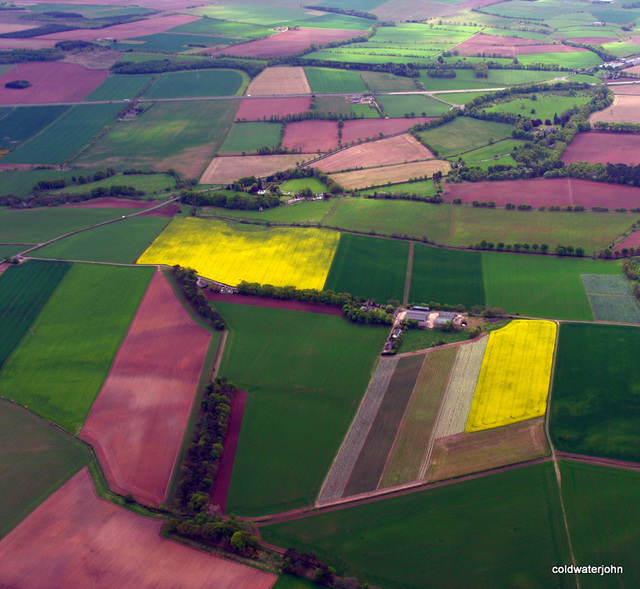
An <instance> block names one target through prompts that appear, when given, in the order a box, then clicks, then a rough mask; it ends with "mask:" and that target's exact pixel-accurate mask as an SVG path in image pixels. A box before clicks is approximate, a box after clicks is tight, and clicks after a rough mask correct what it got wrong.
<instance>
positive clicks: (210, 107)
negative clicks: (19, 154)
mask: <svg viewBox="0 0 640 589" xmlns="http://www.w3.org/2000/svg"><path fill="white" fill-rule="evenodd" d="M238 105H239V100H238V101H236V100H202V101H200V100H193V101H185V102H157V103H155V104H154V105H153V106H151V108H149V109H148V110H147V111H145V112H144V113H143V114H142V115H139V116H137V117H136V118H135V119H133V120H130V121H120V122H118V123H116V125H115V126H114V127H113V128H112V129H111V130H110V131H109V132H108V133H107V134H106V135H104V136H103V137H100V138H99V139H98V140H97V141H96V142H95V143H93V144H92V145H91V146H90V147H89V149H87V150H86V151H85V152H83V153H81V154H80V156H79V157H77V158H75V159H74V164H77V165H79V166H82V167H87V166H91V167H95V166H104V165H106V166H110V167H113V168H115V169H116V170H126V169H129V168H131V167H132V166H133V167H137V168H143V169H148V170H149V169H150V170H157V171H166V170H167V169H169V168H173V169H175V170H177V171H178V172H181V173H182V174H184V175H185V176H187V177H192V178H194V177H198V176H199V175H200V174H201V173H202V170H203V169H204V168H205V166H206V165H207V163H208V162H209V161H210V158H211V156H212V154H213V153H214V152H215V150H216V149H217V148H218V147H219V146H220V145H221V144H222V141H223V139H224V136H225V135H226V133H227V131H228V129H229V128H230V125H231V121H233V119H234V117H235V113H236V110H237V108H238ZM76 108H78V107H76ZM84 108H87V107H84ZM11 155H13V154H11Z"/></svg>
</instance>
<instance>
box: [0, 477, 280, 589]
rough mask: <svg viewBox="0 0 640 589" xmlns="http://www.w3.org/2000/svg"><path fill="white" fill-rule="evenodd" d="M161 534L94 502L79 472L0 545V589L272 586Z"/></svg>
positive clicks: (153, 525) (156, 524)
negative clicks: (0, 588) (4, 588)
mask: <svg viewBox="0 0 640 589" xmlns="http://www.w3.org/2000/svg"><path fill="white" fill-rule="evenodd" d="M161 527H162V522H161V521H160V520H157V519H152V518H148V517H144V516H141V515H137V514H135V513H132V512H130V511H127V510H126V509H123V508H122V507H118V506H117V505H114V504H112V503H109V502H108V501H105V500H104V499H100V498H99V497H98V496H97V495H96V492H95V489H94V487H93V482H92V481H91V477H90V476H89V471H88V469H87V468H84V469H82V470H81V471H80V472H79V473H78V474H76V475H75V476H74V477H73V478H72V479H71V480H70V481H68V482H67V483H66V484H65V485H64V486H63V487H61V488H60V489H58V491H56V492H55V493H54V494H53V495H52V496H51V497H49V498H48V499H47V500H46V501H45V502H44V503H42V504H41V505H40V506H39V507H38V508H37V509H36V510H35V511H34V512H33V513H31V515H29V516H28V517H27V518H26V519H25V520H24V521H23V522H22V523H21V524H20V525H19V526H17V527H16V528H15V529H14V530H13V531H12V532H11V533H9V534H8V535H7V536H6V537H5V538H4V539H3V540H2V542H0V587H6V588H18V587H19V588H20V589H53V588H56V589H58V588H59V589H68V588H73V587H82V588H83V589H90V588H96V589H97V588H100V589H111V588H114V587H117V588H118V589H142V588H145V587H154V588H155V589H165V588H166V589H169V588H177V587H189V588H190V589H192V588H193V589H196V588H203V589H204V588H205V587H207V588H211V587H215V589H270V587H272V586H273V584H274V583H275V582H276V580H277V577H276V575H271V574H269V573H265V572H262V571H259V570H257V569H254V568H251V567H248V566H245V565H242V564H239V563H237V562H233V561H230V560H225V559H223V558H220V557H218V556H214V555H212V554H209V553H206V552H201V551H199V550H195V549H193V548H189V547H187V546H184V545H183V544H179V543H177V542H174V541H172V540H167V539H166V538H163V537H162V536H160V529H161Z"/></svg>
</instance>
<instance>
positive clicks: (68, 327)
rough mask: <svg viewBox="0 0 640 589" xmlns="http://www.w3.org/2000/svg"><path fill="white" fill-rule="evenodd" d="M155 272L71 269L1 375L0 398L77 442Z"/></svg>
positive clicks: (86, 266) (76, 266) (80, 266)
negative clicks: (75, 436) (22, 407)
mask: <svg viewBox="0 0 640 589" xmlns="http://www.w3.org/2000/svg"><path fill="white" fill-rule="evenodd" d="M152 274H153V269H151V268H124V267H117V266H102V265H100V266H97V265H91V264H74V265H73V267H72V268H71V269H70V270H69V271H68V272H67V274H66V275H65V277H64V279H63V280H62V281H61V282H60V284H59V285H58V287H57V288H56V290H55V291H54V293H53V294H52V295H51V297H50V298H49V300H48V302H47V304H46V305H45V306H44V307H43V309H42V311H41V312H40V314H39V315H38V317H37V318H36V320H35V321H34V323H33V324H32V328H31V330H30V331H29V333H28V334H27V336H26V337H25V338H24V339H23V340H22V342H21V343H20V345H19V346H18V348H16V350H15V351H14V353H13V355H12V356H11V357H10V358H9V361H8V362H7V363H6V364H5V367H4V369H3V370H2V373H0V395H2V396H3V397H6V398H9V399H12V400H15V401H18V402H19V403H20V404H22V405H27V406H28V407H29V408H30V409H31V410H33V411H35V412H36V413H38V414H39V415H41V416H43V417H45V418H47V419H50V420H52V421H54V422H55V423H57V424H58V425H60V426H61V427H63V428H64V429H66V430H68V431H70V432H71V433H74V434H77V433H78V431H79V430H80V428H81V427H82V423H83V422H84V419H85V418H86V416H87V413H88V412H89V409H90V408H91V405H92V403H93V401H94V399H95V397H96V395H97V394H98V391H99V390H100V387H101V386H102V382H103V380H104V379H105V377H106V375H107V373H108V371H109V367H110V366H111V361H112V360H113V356H114V355H115V353H116V351H117V349H118V347H119V345H120V343H121V341H122V339H123V338H124V336H125V333H126V331H127V328H128V327H129V323H130V322H131V319H132V317H133V315H134V313H135V311H136V309H137V307H138V304H139V303H140V300H141V299H142V295H143V294H144V291H145V289H146V286H147V283H148V282H149V280H150V278H151V275H152Z"/></svg>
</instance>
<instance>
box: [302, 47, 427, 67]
mask: <svg viewBox="0 0 640 589" xmlns="http://www.w3.org/2000/svg"><path fill="white" fill-rule="evenodd" d="M393 51H394V53H395V52H398V53H401V52H400V51H397V50H395V49H394V50H393ZM434 51H436V50H435V49H434ZM415 53H416V52H415V51H414V52H412V53H410V52H404V54H403V55H389V54H388V50H387V49H380V50H379V51H378V54H377V55H376V53H375V52H374V51H373V50H372V49H367V48H361V49H359V50H355V49H344V48H341V47H339V48H337V49H325V50H323V51H315V52H314V53H309V54H307V55H305V56H303V57H302V59H303V60H315V59H319V60H322V61H335V62H339V63H402V64H405V63H407V62H408V61H411V62H413V63H433V60H432V59H431V58H430V57H429V55H435V53H430V54H428V53H426V52H422V54H423V56H421V57H417V56H416V55H415Z"/></svg>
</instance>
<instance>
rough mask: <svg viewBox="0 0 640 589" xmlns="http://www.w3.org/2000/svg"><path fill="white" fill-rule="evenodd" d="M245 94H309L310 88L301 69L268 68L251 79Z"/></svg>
mask: <svg viewBox="0 0 640 589" xmlns="http://www.w3.org/2000/svg"><path fill="white" fill-rule="evenodd" d="M245 94H246V95H247V96H251V95H253V96H265V95H270V94H277V95H278V96H284V95H286V94H311V86H309V80H307V74H306V73H305V71H304V68H302V67H298V66H296V67H286V66H279V67H268V68H267V69H265V70H263V71H262V72H260V73H259V74H258V75H257V76H256V77H255V78H254V79H253V81H252V82H251V84H249V87H248V88H247V91H246V92H245Z"/></svg>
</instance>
